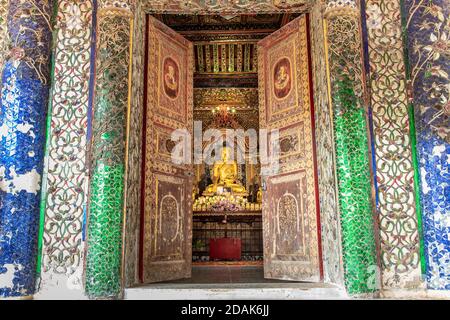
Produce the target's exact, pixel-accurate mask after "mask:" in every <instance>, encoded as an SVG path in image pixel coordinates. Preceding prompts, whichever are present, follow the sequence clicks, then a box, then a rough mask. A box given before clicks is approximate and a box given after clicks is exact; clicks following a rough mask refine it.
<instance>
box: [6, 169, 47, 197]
mask: <svg viewBox="0 0 450 320" xmlns="http://www.w3.org/2000/svg"><path fill="white" fill-rule="evenodd" d="M10 171H11V176H12V177H13V178H12V179H6V178H4V176H5V173H6V169H5V167H4V166H1V167H0V178H2V179H0V190H2V191H4V192H7V193H12V194H18V193H19V192H20V191H22V190H25V191H26V192H28V193H34V194H37V193H38V191H39V190H40V182H41V175H40V174H39V173H38V172H37V171H36V169H32V170H31V171H29V172H26V173H24V174H18V173H16V170H15V168H14V167H11V168H10Z"/></svg>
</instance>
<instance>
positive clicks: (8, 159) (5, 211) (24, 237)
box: [0, 0, 53, 297]
mask: <svg viewBox="0 0 450 320" xmlns="http://www.w3.org/2000/svg"><path fill="white" fill-rule="evenodd" d="M52 10H53V8H52V1H49V0H35V1H29V0H10V5H9V12H8V21H7V29H8V30H7V37H8V38H9V45H10V48H11V50H10V53H9V56H8V57H6V58H5V62H4V66H3V73H2V91H1V108H0V297H2V296H3V297H5V296H6V297H12V296H14V297H20V296H29V295H33V293H34V291H35V280H36V259H37V240H38V228H39V203H40V196H41V181H42V178H41V176H42V171H43V170H42V169H43V160H44V159H43V158H44V144H45V129H46V114H47V103H48V95H49V78H50V76H49V71H50V48H51V26H50V21H51V14H52Z"/></svg>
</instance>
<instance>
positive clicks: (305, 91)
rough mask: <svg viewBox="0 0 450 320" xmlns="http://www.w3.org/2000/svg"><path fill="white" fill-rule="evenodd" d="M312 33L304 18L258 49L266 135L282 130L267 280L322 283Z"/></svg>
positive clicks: (271, 199)
mask: <svg viewBox="0 0 450 320" xmlns="http://www.w3.org/2000/svg"><path fill="white" fill-rule="evenodd" d="M307 32H308V28H307V21H306V17H305V16H301V17H299V18H297V19H295V20H294V21H292V22H290V23H289V24H287V25H286V26H284V27H283V28H281V29H280V30H278V31H276V32H275V33H273V34H271V35H269V36H268V37H266V38H264V39H263V40H261V41H260V42H259V43H258V60H259V62H258V64H259V89H260V90H259V92H260V97H259V99H260V122H261V129H267V130H268V131H269V132H270V130H273V129H278V130H279V131H278V135H279V145H278V154H279V160H278V161H279V162H278V163H279V168H278V171H274V172H272V173H270V174H267V173H266V175H263V180H264V183H265V186H266V187H265V190H264V191H263V238H264V276H265V277H266V278H273V279H284V280H294V281H320V257H319V245H320V243H319V237H318V228H319V223H318V219H317V213H318V211H317V208H316V206H318V203H317V202H316V192H317V191H316V175H315V168H314V166H315V161H314V144H313V143H314V140H313V134H314V133H313V122H312V121H313V118H312V117H313V107H312V101H311V96H310V89H311V88H310V79H309V77H310V75H309V59H308V39H307ZM272 137H274V135H273V134H270V135H269V139H268V143H267V145H269V144H273V141H272V142H270V141H271V140H272ZM268 149H269V155H272V156H273V155H274V154H275V152H274V151H273V150H276V149H273V150H272V149H271V148H269V147H268ZM274 167H275V166H274V165H273V164H270V165H269V164H265V165H264V164H262V168H263V170H267V169H273V168H274Z"/></svg>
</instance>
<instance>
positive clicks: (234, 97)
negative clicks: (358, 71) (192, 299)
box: [154, 13, 299, 283]
mask: <svg viewBox="0 0 450 320" xmlns="http://www.w3.org/2000/svg"><path fill="white" fill-rule="evenodd" d="M297 16H299V14H292V13H291V14H288V13H286V14H257V15H222V16H219V15H169V14H160V15H154V17H155V18H157V19H158V20H160V21H161V22H163V23H164V24H165V25H167V26H169V27H170V28H172V29H173V30H175V31H176V32H177V33H179V34H181V35H182V36H184V37H185V38H186V39H188V40H189V41H191V42H193V47H194V62H195V65H194V106H193V108H194V118H193V120H194V121H202V128H203V131H205V130H206V129H208V128H215V129H221V130H223V129H244V130H248V129H255V130H256V132H257V131H258V129H259V108H258V105H259V101H258V56H257V43H258V41H259V40H261V39H263V38H264V37H266V36H268V35H270V34H271V33H273V32H274V31H276V30H278V29H280V28H281V27H283V26H284V25H286V24H287V23H289V22H290V21H292V20H293V19H294V18H296V17H297ZM225 145H227V144H226V143H224V146H225ZM213 175H214V165H206V164H200V165H195V179H194V185H193V189H194V191H193V197H194V199H195V200H194V204H193V230H192V232H193V235H192V262H193V269H192V278H191V279H189V280H187V279H185V280H178V281H175V283H229V282H231V283H259V282H261V283H262V282H264V283H265V282H276V280H265V279H264V276H263V229H262V228H263V226H262V215H261V193H262V191H261V179H260V165H259V164H251V163H249V161H247V159H246V162H245V164H238V165H237V177H236V180H237V183H238V184H239V185H240V186H241V187H242V188H243V189H242V190H243V191H242V190H241V191H242V192H241V193H239V195H238V196H236V194H235V195H234V196H231V199H230V196H229V195H228V196H227V197H226V201H227V202H228V205H230V202H231V206H233V208H232V210H231V209H230V208H228V207H227V205H224V204H223V201H222V200H223V199H224V196H223V194H221V193H220V192H217V190H215V192H208V190H212V189H214V187H213V184H214V183H213V181H214V177H213ZM225 189H226V188H225ZM205 194H206V195H205ZM231 194H233V193H231ZM220 206H222V207H220ZM236 207H237V208H238V209H236ZM171 283H174V282H171Z"/></svg>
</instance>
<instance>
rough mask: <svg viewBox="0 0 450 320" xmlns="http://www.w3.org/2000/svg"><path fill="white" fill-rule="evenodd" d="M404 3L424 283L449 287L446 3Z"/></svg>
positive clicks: (449, 6) (449, 9)
mask: <svg viewBox="0 0 450 320" xmlns="http://www.w3.org/2000/svg"><path fill="white" fill-rule="evenodd" d="M403 4H404V10H403V13H404V16H403V21H404V26H403V27H404V30H405V31H406V39H407V41H406V44H407V46H406V47H407V57H408V61H409V63H408V65H407V75H408V80H409V89H410V98H411V99H410V102H411V103H412V105H413V107H414V109H411V112H410V116H411V117H413V119H415V122H414V121H412V122H411V123H412V124H413V125H414V124H415V129H416V132H415V135H413V138H414V139H417V159H418V166H419V175H420V181H419V184H420V198H421V199H420V200H421V209H422V218H423V242H424V255H425V260H426V280H427V285H428V287H429V288H430V289H439V290H449V289H450V238H449V234H450V223H449V212H450V190H449V188H450V174H449V168H450V166H449V159H450V158H449V155H450V128H449V115H450V102H449V94H450V82H449V74H450V64H449V61H448V58H449V55H450V42H449V34H450V18H449V17H450V1H449V0H434V1H413V0H406V1H404V2H403Z"/></svg>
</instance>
